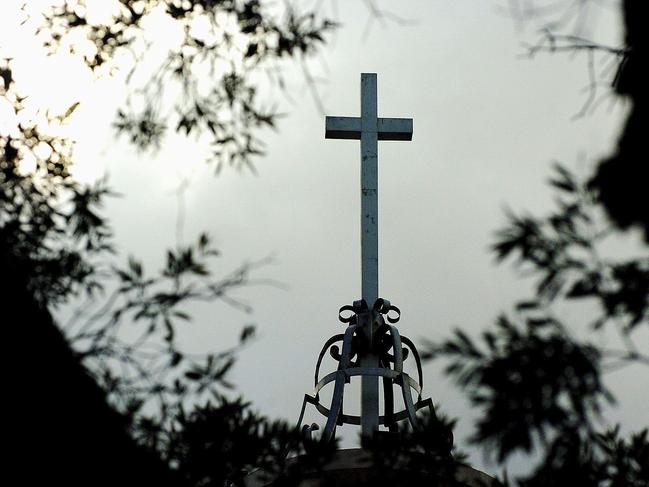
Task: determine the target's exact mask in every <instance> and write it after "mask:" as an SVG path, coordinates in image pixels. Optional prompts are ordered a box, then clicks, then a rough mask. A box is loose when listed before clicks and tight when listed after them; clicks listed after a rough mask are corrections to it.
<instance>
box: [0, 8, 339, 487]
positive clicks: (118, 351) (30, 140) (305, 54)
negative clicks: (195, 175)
mask: <svg viewBox="0 0 649 487" xmlns="http://www.w3.org/2000/svg"><path fill="white" fill-rule="evenodd" d="M112 5H113V7H114V8H113V13H112V15H110V16H109V18H106V19H103V20H99V19H98V18H97V17H96V16H95V17H93V16H92V15H90V13H89V11H87V9H86V5H85V2H83V1H82V0H80V1H64V2H56V3H54V4H53V6H52V7H51V8H50V9H49V10H48V11H46V12H45V14H44V16H43V19H42V24H41V26H40V28H39V30H38V32H37V35H38V36H39V38H40V39H41V40H43V42H44V43H45V46H46V47H47V48H48V49H50V50H51V52H55V51H57V50H59V49H64V50H70V51H71V52H73V53H74V52H77V53H81V54H80V55H82V56H83V57H84V60H85V61H86V63H87V65H88V66H89V67H90V68H91V69H93V71H94V72H95V73H96V74H97V75H103V74H106V72H107V71H106V70H108V71H110V70H113V69H129V66H128V63H126V64H124V63H125V62H124V60H123V57H122V56H123V55H124V54H126V53H130V54H132V56H133V57H132V69H131V72H130V73H129V75H128V78H129V83H130V93H131V94H130V96H129V99H128V100H127V102H126V108H123V109H122V110H119V111H118V113H117V120H116V122H115V127H116V128H117V130H118V132H120V133H126V134H127V135H128V138H129V139H130V140H131V142H132V143H133V144H134V145H135V146H136V147H137V148H139V149H147V148H149V147H155V146H156V145H159V144H160V143H161V141H162V138H163V137H164V136H165V134H166V127H167V125H168V124H169V123H171V124H172V125H171V126H170V129H173V130H174V131H176V132H179V133H183V134H185V135H190V134H193V135H200V134H208V135H209V136H210V138H211V140H210V141H209V142H211V144H212V146H213V149H214V150H213V157H214V160H215V161H216V163H217V168H219V167H221V166H222V165H223V164H227V165H231V166H234V167H237V168H239V167H242V166H245V165H248V166H250V164H251V157H254V156H256V155H260V154H262V153H263V150H262V145H261V142H260V141H259V140H258V138H257V135H256V134H257V131H258V129H259V128H261V127H263V126H270V127H272V126H274V123H275V120H276V113H275V112H274V111H273V110H272V109H271V108H270V107H263V106H261V104H260V102H259V96H258V93H257V87H256V83H257V79H255V78H254V77H255V76H258V74H257V73H272V77H274V79H275V80H276V81H277V82H278V83H279V85H280V87H281V86H282V83H283V80H282V66H281V64H280V61H281V60H283V59H288V60H291V61H297V62H299V63H301V64H302V65H303V67H304V68H305V69H306V65H305V64H304V63H306V61H307V60H308V58H309V57H310V56H312V55H314V54H315V53H317V49H318V46H319V45H321V44H322V43H323V41H324V39H323V35H324V34H325V33H326V32H327V31H328V30H330V29H332V28H333V27H334V23H333V22H332V21H330V20H328V19H326V18H323V17H322V16H321V15H320V14H319V12H318V11H306V12H304V13H298V12H296V11H295V10H293V9H291V8H290V7H287V8H286V9H283V12H281V11H280V12H279V13H278V10H277V9H274V11H273V12H272V13H270V12H269V8H268V6H267V5H266V4H262V3H261V2H258V1H254V0H253V1H247V2H235V1H218V2H204V1H195V2H194V1H192V2H188V1H184V2H176V1H163V0H160V1H115V2H113V3H112ZM30 7H31V6H30V5H29V4H25V6H24V7H23V8H24V10H25V12H26V15H29V12H30ZM280 10H281V9H280ZM154 11H157V12H159V13H163V14H164V15H166V16H167V19H168V20H170V21H171V22H172V23H174V25H175V26H176V27H177V28H178V29H179V31H180V32H182V34H183V39H182V41H181V42H180V43H179V44H178V45H176V46H175V47H174V49H172V50H171V51H170V52H169V55H168V58H167V59H166V60H164V61H163V62H162V64H161V65H160V66H159V67H158V69H157V70H155V71H154V72H153V73H148V72H144V73H142V72H139V71H138V69H139V66H140V63H141V61H142V60H143V59H144V58H145V57H146V55H147V52H148V50H149V46H146V40H145V39H144V32H145V26H144V23H145V22H146V20H147V16H148V15H149V14H151V13H153V12H154ZM200 22H205V23H206V25H207V26H208V27H207V29H206V30H204V31H203V32H202V33H199V31H200V29H198V30H197V29H195V26H196V25H197V24H199V23H200ZM73 38H74V39H75V42H78V41H79V39H82V42H81V44H80V45H79V44H74V42H69V41H70V39H73ZM84 40H85V42H86V43H85V44H83V42H84ZM242 46H243V47H242ZM75 49H78V51H75ZM241 49H244V51H243V52H242V51H241ZM2 59H3V60H2V61H1V62H0V78H1V81H2V83H1V84H0V96H1V97H2V98H3V101H4V102H6V103H5V105H6V106H7V107H11V108H12V109H13V115H14V117H13V118H14V121H15V127H14V128H11V127H9V128H8V130H7V131H6V132H4V131H3V132H2V133H0V147H1V148H2V151H1V152H0V263H2V273H1V274H0V291H1V295H2V297H3V304H4V306H3V315H4V318H3V324H5V323H6V324H7V326H8V327H10V328H11V327H16V328H19V329H20V330H19V331H20V332H21V340H20V341H18V342H17V343H20V344H22V345H25V344H27V343H28V342H29V341H32V342H33V341H35V342H37V343H38V345H39V347H37V349H36V350H34V353H35V354H36V356H37V358H36V362H35V367H34V368H33V369H32V368H31V367H27V368H24V369H23V371H22V372H21V377H22V382H24V384H25V385H27V387H28V388H31V390H30V391H29V394H27V395H25V396H24V401H25V402H27V403H29V409H27V408H24V409H25V412H28V414H25V417H24V421H25V423H26V425H25V430H26V431H27V432H28V433H27V434H26V439H29V441H30V442H32V443H33V442H34V441H36V442H37V443H38V440H35V439H37V438H43V440H42V441H41V445H39V446H37V447H36V448H32V451H31V453H30V452H29V448H28V446H29V445H25V446H26V448H25V449H24V450H21V454H22V455H24V459H25V461H27V462H31V463H32V464H33V465H32V467H34V466H37V467H38V466H39V464H40V466H41V467H42V474H41V473H40V472H39V473H38V475H34V476H33V479H34V480H35V483H44V482H45V478H47V483H61V484H64V485H81V484H84V485H86V484H88V483H92V484H94V485H118V484H119V485H148V484H150V483H152V484H162V485H195V484H196V483H200V484H201V485H204V484H203V482H204V481H207V482H208V483H212V484H216V485H224V484H226V483H227V482H230V481H232V480H233V479H236V478H239V477H240V476H241V475H243V474H244V473H245V472H246V471H247V470H249V469H250V466H251V465H254V464H259V465H262V466H263V465H264V458H263V455H266V456H268V455H270V453H269V452H270V451H271V449H272V448H276V449H278V448H279V444H280V443H282V442H283V441H284V440H283V439H282V438H279V435H280V433H281V432H282V431H284V432H285V433H286V435H287V436H290V435H288V431H289V430H290V428H288V427H287V426H285V425H282V424H280V423H270V422H269V421H267V420H266V419H265V418H261V417H258V416H256V415H254V414H253V413H250V412H249V410H248V409H247V406H246V405H245V404H243V403H241V402H233V403H229V402H227V400H226V399H225V397H223V395H222V392H223V390H224V389H227V388H229V387H230V386H231V385H230V384H229V382H228V381H227V379H226V375H227V373H228V371H229V370H230V368H231V367H232V365H233V363H234V359H235V355H236V352H237V350H238V349H239V347H240V346H242V345H243V344H244V343H245V342H246V341H248V340H249V339H250V338H252V337H253V336H254V328H253V327H251V326H247V327H245V328H244V329H243V330H242V332H241V340H240V343H239V344H238V345H236V346H234V347H232V348H230V349H225V350H222V351H220V352H217V353H209V354H206V355H201V356H195V355H190V354H186V353H184V352H183V350H182V349H181V347H180V345H179V343H178V342H177V340H176V338H175V330H176V328H177V326H178V325H179V323H181V322H183V321H188V320H189V319H190V316H189V314H187V312H186V306H187V305H188V304H189V303H190V302H195V301H222V302H225V303H228V304H230V305H233V306H236V307H239V308H241V309H242V310H244V311H246V310H248V308H249V307H248V306H247V305H246V304H245V303H243V302H240V301H238V300H237V299H236V298H234V297H232V296H231V294H230V292H231V291H232V290H233V289H236V288H238V287H240V286H245V285H246V284H247V283H249V282H250V280H249V274H250V271H251V270H252V269H254V268H256V267H257V266H259V265H263V264H264V263H265V261H261V262H256V263H244V264H242V265H241V266H240V267H239V268H237V269H235V270H234V271H233V272H232V273H230V274H227V275H225V276H221V277H219V278H216V277H214V276H213V275H212V271H211V269H212V267H213V266H212V265H211V262H212V260H213V259H214V258H216V257H217V256H218V252H217V251H216V250H215V249H214V248H213V247H212V245H211V243H210V241H209V238H208V237H207V236H206V235H201V236H200V237H199V238H198V240H197V242H196V244H194V245H189V246H186V247H178V248H175V249H171V250H169V251H168V253H167V258H166V265H165V267H164V269H163V270H162V271H161V272H160V273H159V274H157V275H150V274H147V273H146V272H145V270H144V269H143V266H142V264H141V263H140V262H139V261H138V260H136V259H134V258H131V259H130V260H129V261H128V264H127V265H126V266H120V265H118V264H116V263H115V262H116V259H115V256H114V248H113V241H112V232H111V229H110V225H109V223H108V222H107V221H106V220H105V218H104V217H103V215H102V214H101V206H102V203H103V202H104V200H105V198H106V197H108V196H110V195H112V193H111V191H110V189H109V188H108V187H107V185H106V184H105V183H104V182H100V183H97V184H96V185H91V186H88V185H83V184H80V183H78V182H76V181H74V180H73V178H72V177H71V176H70V173H69V170H70V167H71V165H72V164H73V158H74V151H73V146H74V141H72V140H70V139H67V138H65V137H64V136H61V135H59V133H60V132H59V131H57V130H56V128H57V127H58V126H59V125H61V124H64V123H65V122H66V121H67V119H68V118H69V117H70V116H71V115H72V114H73V112H74V111H75V109H76V108H77V106H78V103H74V104H72V105H71V106H70V107H69V108H67V109H66V110H65V112H64V113H61V114H56V113H50V112H48V111H46V110H45V109H42V110H40V111H37V113H35V114H34V113H33V112H30V111H29V109H28V108H27V106H26V104H25V100H26V99H27V97H29V95H30V93H24V92H22V87H20V86H17V85H16V83H15V81H14V76H13V65H12V62H13V61H12V59H11V55H10V53H6V54H5V53H4V52H3V53H2ZM118 59H119V60H118ZM206 67H207V68H208V69H211V72H212V79H213V81H214V84H213V85H212V86H207V87H205V86H204V85H203V84H201V83H199V77H200V76H201V72H202V71H201V70H204V69H205V68H206ZM102 70H104V71H102ZM138 76H140V78H141V77H142V76H144V77H146V78H147V79H146V80H145V81H144V82H142V84H141V85H139V84H138V83H136V82H135V81H133V80H134V79H135V78H137V77H138ZM140 81H141V80H140ZM174 89H178V92H175V91H174ZM170 93H171V94H173V95H174V96H175V95H176V93H179V94H178V96H177V98H176V99H175V100H173V99H171V100H170ZM265 98H266V99H267V97H265ZM167 103H169V106H167ZM161 110H166V111H167V113H165V112H164V111H161ZM174 114H175V115H174ZM163 120H164V122H163ZM174 124H175V127H174ZM209 142H208V143H209ZM30 163H33V166H34V167H33V168H30ZM82 297H85V299H86V300H85V301H83V302H82V303H81V305H80V306H79V308H78V311H77V312H76V313H75V314H74V315H73V316H72V317H71V318H70V320H69V322H68V323H63V324H62V328H63V329H64V331H65V334H66V335H67V336H66V340H64V339H63V337H62V336H61V334H60V332H59V330H58V329H57V328H56V325H55V323H54V321H53V320H52V318H51V316H50V313H49V310H48V308H49V309H56V308H57V307H58V306H60V305H62V304H66V303H69V302H70V301H71V300H73V299H75V300H76V299H79V298H82ZM127 326H128V332H125V329H126V327H127ZM27 337H30V338H29V339H28V338H27ZM52 337H54V338H52ZM97 384H99V386H101V387H98V385H97ZM59 396H61V397H59ZM208 401H211V402H208ZM197 402H200V403H202V404H206V405H205V406H203V407H201V408H198V409H194V407H195V405H196V403H197ZM211 403H218V406H211V405H210V404H211ZM187 408H189V412H188V413H187V414H186V413H185V411H186V410H187ZM237 415H238V416H237ZM19 417H21V418H22V416H19ZM236 418H240V419H241V421H240V422H237V420H236ZM208 419H209V422H210V425H212V426H216V425H217V424H218V422H219V421H221V425H222V427H219V428H216V429H215V430H214V432H213V433H214V434H215V435H216V437H215V436H214V435H212V436H211V438H212V440H211V441H212V442H215V441H216V442H217V443H219V442H220V443H219V444H220V445H221V447H220V449H218V448H217V449H214V448H213V449H212V450H211V451H212V452H215V451H217V450H219V451H221V452H222V451H224V450H225V449H226V448H227V447H226V445H227V444H228V442H229V441H230V438H229V437H232V438H235V439H239V438H245V439H246V443H245V444H239V445H238V446H237V448H236V449H235V451H234V453H232V454H231V455H230V456H229V457H228V460H227V461H228V462H230V466H228V467H227V468H226V469H220V470H219V467H218V466H216V467H215V469H213V470H210V471H208V472H203V471H201V469H200V468H198V466H199V465H201V464H200V462H198V461H197V460H198V456H197V455H198V451H199V450H200V449H201V448H202V447H201V446H200V437H195V436H193V435H194V433H196V429H195V427H194V426H193V425H196V424H200V423H206V422H207V421H208ZM251 424H252V425H253V426H254V428H252V429H251ZM226 425H229V426H228V427H225V426H226ZM192 431H194V433H192ZM219 435H227V436H228V437H226V436H219ZM254 435H257V436H254ZM255 438H257V440H258V442H257V443H255V441H254V440H255ZM134 439H135V441H134ZM188 441H196V442H198V443H196V444H191V443H188ZM237 441H238V440H237ZM21 444H22V442H21ZM182 445H184V447H186V448H187V450H186V451H185V450H183V449H182V448H181V446H182ZM254 445H259V446H258V447H253V446H254ZM288 446H290V445H283V446H282V448H283V449H284V450H282V451H285V449H286V448H287V447H288ZM185 453H187V456H185ZM239 457H241V458H239ZM194 461H197V464H196V469H195V470H192V469H193V468H194V463H192V462H194ZM204 466H205V465H203V467H204ZM246 469H247V470H246ZM22 475H23V476H24V474H22ZM199 475H200V476H202V477H201V478H198V476H199Z"/></svg>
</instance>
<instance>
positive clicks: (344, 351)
mask: <svg viewBox="0 0 649 487" xmlns="http://www.w3.org/2000/svg"><path fill="white" fill-rule="evenodd" d="M400 318H401V311H400V310H399V308H397V307H396V306H393V305H392V304H391V303H390V302H389V301H388V300H386V299H382V298H379V299H377V300H376V302H375V303H374V305H373V306H372V307H371V308H369V307H368V305H367V303H366V302H365V300H359V301H354V303H353V304H352V305H346V306H343V307H341V308H340V310H339V312H338V319H339V320H340V321H341V322H342V323H344V324H346V325H347V329H346V330H345V332H344V333H340V334H337V335H334V336H332V337H331V338H329V340H327V341H326V342H325V344H324V346H323V347H322V350H321V351H320V354H319V355H318V361H317V363H316V368H315V377H314V391H313V394H312V395H309V394H305V395H304V401H303V402H302V409H301V412H300V417H299V420H298V428H300V427H301V428H302V434H303V436H304V440H305V443H306V444H307V445H308V443H309V442H311V441H314V439H313V437H312V434H313V432H314V431H317V430H319V429H320V428H319V426H318V425H317V424H316V423H313V424H311V425H304V426H302V420H303V418H304V413H305V409H306V405H307V404H312V405H313V406H314V407H315V408H316V410H317V411H318V412H319V413H320V414H322V415H323V416H325V417H326V418H327V421H326V424H325V426H324V429H323V431H322V433H321V435H320V440H321V441H330V440H332V439H333V438H334V437H335V434H336V427H337V426H341V425H343V424H351V425H360V423H361V418H360V416H357V415H350V414H345V413H344V412H343V397H344V390H345V385H346V384H348V383H349V382H350V379H351V378H352V377H355V376H364V375H370V376H377V377H381V378H382V383H383V400H384V408H383V410H384V414H383V415H381V416H380V417H379V424H380V425H384V426H385V427H387V428H388V430H389V431H391V432H396V431H398V429H399V423H400V422H401V421H404V420H407V421H408V423H409V424H410V426H411V427H412V428H413V429H419V428H420V421H419V419H418V418H417V414H416V413H417V411H419V410H421V409H424V408H428V410H429V413H430V415H431V417H435V408H434V406H433V401H432V399H430V398H428V399H422V389H423V374H422V367H421V359H420V357H419V353H418V352H417V349H416V348H415V346H414V344H413V343H412V341H411V340H410V339H408V338H407V337H405V336H401V335H400V334H399V331H398V330H397V328H396V326H394V325H395V324H396V323H397V322H398V321H399V319H400ZM368 348H369V349H370V350H369V352H371V353H373V354H375V355H377V356H378V358H379V366H378V367H361V365H360V361H359V360H358V357H359V352H367V351H368ZM327 353H329V355H330V356H331V357H332V358H333V359H334V360H335V361H337V362H338V367H337V370H336V371H334V372H331V373H329V374H327V375H325V376H324V377H322V378H321V377H320V366H321V364H322V361H323V358H324V357H325V356H326V355H327ZM411 356H412V357H413V359H414V361H415V363H416V367H417V380H415V379H413V378H412V377H410V375H408V374H407V373H406V372H405V371H404V369H403V362H404V361H405V360H406V359H408V358H409V357H411ZM330 383H333V387H334V390H333V395H332V399H331V404H330V405H329V407H327V406H325V405H324V404H322V402H321V400H320V391H321V390H322V389H323V388H324V387H325V386H327V385H328V384H330ZM394 385H397V386H399V387H400V388H401V393H402V396H403V403H404V406H405V407H404V409H402V410H400V411H394V389H393V386H394ZM413 391H414V393H415V394H416V396H415V398H413Z"/></svg>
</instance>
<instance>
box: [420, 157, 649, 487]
mask: <svg viewBox="0 0 649 487" xmlns="http://www.w3.org/2000/svg"><path fill="white" fill-rule="evenodd" d="M550 184H551V185H552V186H553V187H554V188H555V190H556V191H557V194H558V196H557V198H556V200H555V202H556V210H555V211H553V212H551V213H550V214H548V215H546V216H544V217H534V216H530V215H524V216H520V215H515V214H511V213H510V214H509V224H508V225H507V226H506V227H505V228H504V229H502V230H500V231H499V232H498V233H497V237H496V243H495V244H494V245H493V251H494V253H495V255H496V257H497V259H498V260H499V261H502V260H504V259H507V258H514V259H515V262H516V264H517V266H518V267H519V268H521V269H523V271H524V272H525V273H526V275H528V276H534V278H535V280H536V286H535V288H536V289H535V291H536V292H535V296H534V297H533V298H532V299H528V300H523V301H520V302H518V303H517V304H516V307H515V312H514V314H513V316H508V315H501V316H500V317H499V318H498V319H497V320H496V324H495V327H492V328H490V329H488V330H486V331H484V332H483V333H482V334H481V336H480V338H479V339H475V338H472V337H470V336H469V335H468V334H466V333H464V332H463V331H461V330H456V331H455V334H454V336H453V337H451V338H450V339H447V340H445V341H442V342H439V343H429V344H428V351H427V353H426V354H425V356H426V358H429V359H437V358H441V359H444V360H446V361H447V366H446V373H447V374H448V375H450V376H451V377H452V378H453V379H454V380H455V382H456V383H457V384H458V385H459V386H460V387H461V388H462V389H463V390H464V391H465V392H466V394H467V396H468V398H469V400H470V401H471V403H472V404H473V405H474V406H476V407H477V408H480V411H481V413H480V416H479V417H478V419H477V420H476V424H475V431H474V433H473V435H472V437H471V440H472V441H473V442H474V443H475V444H478V445H481V446H482V447H484V448H485V451H487V452H494V453H495V456H496V458H497V460H498V462H499V463H504V462H505V461H506V460H507V459H508V458H509V457H511V455H513V454H515V453H525V454H530V453H532V452H537V453H538V452H540V455H541V459H540V462H539V463H538V465H537V466H536V467H535V468H533V469H531V471H530V473H529V474H528V475H524V476H521V477H519V478H518V479H516V480H517V483H518V485H520V486H523V487H528V486H529V487H536V486H541V485H572V484H575V483H577V484H578V485H587V486H597V487H603V486H610V485H620V486H641V485H642V486H645V485H647V484H648V482H649V475H648V472H647V461H646V459H647V458H649V456H647V452H648V451H649V441H648V438H647V431H646V429H645V430H641V431H639V432H638V433H636V434H634V435H631V436H630V437H628V438H627V439H623V438H620V432H619V427H613V428H612V429H610V428H609V429H608V430H604V431H602V428H603V426H602V424H603V422H602V411H603V406H604V405H606V404H609V403H612V402H614V398H613V396H612V394H611V393H610V392H609V391H608V390H607V388H606V387H605V386H604V383H603V373H605V372H607V371H609V370H613V369H617V368H619V367H624V366H628V365H630V364H636V365H641V366H642V365H644V366H649V353H648V351H647V350H646V349H643V347H642V346H641V344H640V343H636V342H637V340H634V337H635V336H637V334H638V333H639V332H640V330H643V331H646V330H645V329H646V327H647V326H648V325H649V257H648V256H647V253H646V252H647V249H646V247H644V246H640V247H638V248H637V251H636V252H635V255H634V257H633V258H628V257H627V258H619V257H615V256H614V254H612V252H611V251H610V240H611V239H612V238H614V237H615V236H616V232H615V231H614V230H613V229H612V228H611V227H610V224H609V223H607V222H606V221H605V219H604V215H603V212H602V208H601V207H600V206H599V204H598V202H597V195H596V194H595V192H594V190H593V189H592V188H591V187H590V186H589V184H588V183H587V182H586V181H583V180H580V179H579V178H577V177H576V176H575V175H574V174H572V173H571V172H570V171H568V170H567V169H566V168H565V167H562V166H560V165H557V166H555V170H554V175H553V177H552V178H551V179H550ZM607 246H609V248H607ZM578 303H581V304H582V309H585V310H586V312H582V313H579V315H580V320H583V319H586V320H587V322H586V325H588V326H589V331H591V332H596V331H602V330H603V329H605V328H612V329H613V330H614V331H615V332H616V333H617V338H618V340H617V341H618V342H619V347H620V348H619V349H611V348H609V347H602V346H597V345H595V344H593V343H590V342H587V341H584V340H581V339H579V338H577V337H576V336H574V335H573V334H572V333H571V332H570V331H569V329H570V327H569V324H568V323H566V322H565V321H563V320H560V319H559V318H557V316H556V315H555V309H556V307H557V306H558V305H562V306H566V305H567V304H572V305H576V304H578ZM593 305H595V306H593ZM579 324H583V323H579ZM570 325H572V324H570ZM604 428H605V427H604Z"/></svg>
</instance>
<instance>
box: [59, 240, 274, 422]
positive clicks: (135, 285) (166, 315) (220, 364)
mask: <svg viewBox="0 0 649 487" xmlns="http://www.w3.org/2000/svg"><path fill="white" fill-rule="evenodd" d="M217 256H218V252H217V251H216V250H215V249H214V248H213V247H212V246H211V244H210V241H209V238H208V237H207V235H201V236H200V237H199V239H198V241H197V242H196V244H194V245H189V246H187V247H184V248H180V249H178V250H176V251H171V250H170V251H168V253H167V260H166V265H165V267H164V269H162V270H161V271H160V273H159V274H158V275H153V276H149V275H147V274H146V273H145V271H144V268H143V266H142V264H141V263H140V262H138V261H136V260H135V259H133V258H131V259H130V260H129V262H128V265H127V267H126V268H115V269H113V272H114V274H113V275H114V277H115V279H116V282H114V289H113V291H112V292H111V293H109V294H108V295H106V296H103V297H102V299H98V297H97V296H96V295H92V296H90V297H89V298H88V301H87V302H86V303H83V304H82V305H80V306H79V308H78V309H77V311H76V312H75V313H74V314H73V315H72V317H71V318H70V319H69V320H68V322H67V323H66V324H64V326H63V328H64V330H65V331H66V333H67V336H68V339H69V341H70V344H71V345H72V347H73V348H74V349H75V350H76V351H77V353H78V354H79V356H80V357H81V358H82V359H83V362H84V364H85V365H86V367H87V368H88V369H89V370H90V371H91V372H92V373H93V375H94V376H95V377H97V379H98V381H99V384H100V385H101V386H102V387H103V388H104V389H105V390H106V391H107V393H108V397H109V400H110V401H111V402H112V403H113V404H114V405H115V406H116V407H117V408H118V410H121V411H124V412H127V413H128V414H129V415H139V414H147V415H149V416H151V417H152V418H153V417H155V421H157V422H159V423H160V424H164V423H165V422H167V421H168V420H169V418H170V417H171V416H173V415H176V414H178V411H179V408H181V407H182V406H183V405H184V404H185V405H186V404H188V403H191V402H192V401H196V400H199V399H200V398H205V397H219V396H220V390H222V388H230V387H231V385H230V383H229V382H228V381H227V380H226V375H227V373H228V371H229V370H230V368H231V367H232V365H233V364H234V359H235V355H236V352H237V351H238V350H239V349H240V348H241V347H242V346H244V345H245V344H246V343H247V342H248V341H249V340H250V339H251V338H252V337H253V336H254V327H253V326H250V325H248V326H246V327H244V329H243V330H242V332H241V335H240V342H239V344H238V345H237V346H235V347H233V348H228V349H225V350H222V351H220V352H218V353H199V354H192V353H187V352H185V351H183V349H182V347H181V345H180V343H179V342H178V339H177V337H176V330H177V328H178V326H179V325H180V324H181V323H183V322H188V321H190V319H191V318H190V315H189V314H188V313H187V312H186V311H185V309H186V307H189V306H191V304H192V303H196V302H214V301H223V302H226V303H228V304H230V305H233V306H237V307H239V308H240V309H242V310H243V311H250V308H249V306H247V305H246V304H245V303H243V302H241V301H239V300H238V299H236V298H234V297H232V296H231V292H232V291H233V290H235V289H237V288H239V287H241V286H247V285H250V284H251V283H267V281H263V280H253V279H251V278H250V272H251V271H253V270H254V269H256V268H258V267H259V266H262V265H265V264H266V263H267V260H262V261H259V262H254V263H245V264H243V265H241V266H240V267H238V268H237V269H235V270H234V271H233V272H231V273H230V274H229V275H226V276H225V277H221V278H214V277H213V276H212V275H211V271H210V266H209V263H210V261H211V260H212V259H214V258H215V257H217ZM220 348H221V347H220ZM151 420H152V421H153V419H151Z"/></svg>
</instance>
